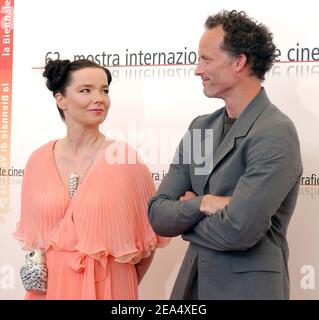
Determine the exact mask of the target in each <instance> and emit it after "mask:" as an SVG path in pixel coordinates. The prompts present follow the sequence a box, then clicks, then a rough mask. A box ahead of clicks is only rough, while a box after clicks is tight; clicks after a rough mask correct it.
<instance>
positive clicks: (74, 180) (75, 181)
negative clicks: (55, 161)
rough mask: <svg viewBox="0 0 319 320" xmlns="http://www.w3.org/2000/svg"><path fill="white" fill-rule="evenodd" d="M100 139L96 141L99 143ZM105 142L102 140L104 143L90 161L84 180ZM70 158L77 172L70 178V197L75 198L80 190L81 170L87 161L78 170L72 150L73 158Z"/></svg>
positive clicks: (72, 173)
mask: <svg viewBox="0 0 319 320" xmlns="http://www.w3.org/2000/svg"><path fill="white" fill-rule="evenodd" d="M99 139H100V137H99V138H97V140H96V141H98V140H99ZM103 142H104V140H103V139H102V142H101V143H100V144H99V145H98V147H97V148H96V150H95V153H94V156H93V157H92V160H91V161H90V163H89V165H88V166H87V168H86V170H85V172H84V174H83V175H82V180H83V178H84V177H85V175H86V174H87V172H88V170H89V168H90V167H91V165H92V163H93V161H94V159H95V158H96V155H97V154H98V152H99V150H100V148H101V147H102V145H103ZM70 158H71V162H72V165H73V167H74V171H75V172H71V174H70V177H69V194H70V197H71V198H73V197H74V195H75V193H76V190H77V189H78V186H79V181H80V175H79V174H80V170H81V168H82V166H83V163H84V160H85V159H83V160H82V162H81V164H80V166H79V168H77V166H76V164H75V161H74V159H73V150H71V157H70Z"/></svg>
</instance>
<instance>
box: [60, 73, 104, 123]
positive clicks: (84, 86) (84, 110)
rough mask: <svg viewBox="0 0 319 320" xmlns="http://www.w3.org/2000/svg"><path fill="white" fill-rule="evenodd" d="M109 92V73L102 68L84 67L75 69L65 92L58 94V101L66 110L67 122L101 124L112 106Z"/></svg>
mask: <svg viewBox="0 0 319 320" xmlns="http://www.w3.org/2000/svg"><path fill="white" fill-rule="evenodd" d="M108 92H109V86H108V81H107V75H106V73H105V72H104V71H103V70H102V69H99V68H84V69H80V70H77V71H74V72H73V73H72V76H71V83H70V84H69V85H68V86H67V87H66V90H65V94H64V95H62V94H61V93H57V94H56V101H57V104H58V106H59V107H60V108H61V109H62V110H63V111H64V115H65V121H66V124H67V125H71V124H74V123H77V124H83V125H85V126H96V125H99V124H101V123H102V122H103V121H104V120H105V118H106V115H107V112H108V110H109V107H110V97H109V95H108Z"/></svg>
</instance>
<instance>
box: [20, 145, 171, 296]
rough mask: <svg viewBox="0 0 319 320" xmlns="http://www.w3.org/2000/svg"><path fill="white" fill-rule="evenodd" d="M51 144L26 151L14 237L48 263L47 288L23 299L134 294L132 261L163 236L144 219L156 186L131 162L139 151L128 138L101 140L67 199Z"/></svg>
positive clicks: (159, 242) (161, 243)
mask: <svg viewBox="0 0 319 320" xmlns="http://www.w3.org/2000/svg"><path fill="white" fill-rule="evenodd" d="M55 142H56V140H55V141H51V142H49V143H47V144H45V145H44V146H42V147H41V148H39V149H38V150H36V151H34V152H33V153H32V155H31V157H30V159H29V160H28V163H27V166H26V168H25V174H24V178H23V184H22V197H21V217H20V221H19V223H18V227H17V230H16V232H15V233H14V236H15V237H16V238H17V239H18V240H20V241H22V242H23V244H24V248H25V249H33V248H41V249H43V250H44V251H45V255H46V264H47V268H48V289H47V293H46V294H45V295H41V294H36V293H33V292H27V294H26V299H61V300H62V299H63V300H64V299H76V300H78V299H90V300H91V299H107V300H108V299H119V300H121V299H130V300H131V299H138V283H137V275H136V269H135V263H136V262H138V261H139V260H141V259H143V258H146V257H149V256H150V254H151V252H152V251H153V250H155V249H156V248H157V247H163V246H165V245H166V244H167V243H168V241H169V239H168V238H163V237H159V236H157V235H156V234H155V233H154V231H153V230H152V227H151V225H150V224H149V221H148V217H147V203H148V200H149V199H150V198H151V197H152V196H153V194H154V192H155V189H154V184H153V181H152V179H151V176H150V172H149V170H148V168H147V167H146V165H145V164H143V163H142V162H141V161H140V160H138V161H135V163H133V164H131V162H132V161H133V162H134V157H135V159H138V157H137V155H136V153H135V151H134V150H133V149H132V148H131V147H129V146H128V145H127V144H125V143H121V142H113V143H111V144H105V146H103V148H102V150H100V152H99V153H98V154H97V156H96V158H95V159H94V161H93V163H92V165H91V167H90V168H89V170H88V172H87V174H86V176H85V177H84V179H83V180H82V182H81V183H80V185H79V187H78V189H77V191H76V194H75V196H74V197H73V198H70V196H69V194H68V190H67V189H66V187H65V186H64V184H63V182H62V180H61V178H60V176H59V172H58V170H57V167H56V164H55V160H54V155H53V148H54V144H55ZM123 152H124V154H125V155H124V157H123ZM114 159H117V160H116V161H114ZM112 161H113V162H112ZM114 162H115V163H114ZM116 162H120V163H116Z"/></svg>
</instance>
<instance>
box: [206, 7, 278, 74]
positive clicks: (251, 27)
mask: <svg viewBox="0 0 319 320" xmlns="http://www.w3.org/2000/svg"><path fill="white" fill-rule="evenodd" d="M218 26H222V27H223V30H224V32H225V35H224V42H223V45H222V49H223V50H225V51H226V52H228V53H229V54H230V55H232V56H234V57H236V56H238V55H240V54H244V55H245V56H246V57H247V61H248V64H249V66H250V70H251V73H252V74H253V75H255V76H257V77H258V78H259V79H261V80H264V79H265V74H266V72H267V71H269V70H270V68H271V67H272V65H273V63H274V61H275V57H276V55H275V50H276V47H275V45H274V43H273V35H272V33H270V32H269V30H268V28H267V27H266V26H265V25H263V24H261V23H257V22H256V21H254V20H253V19H251V18H250V17H248V16H247V14H246V13H245V12H244V11H240V12H237V11H236V10H233V11H226V10H223V11H221V12H219V13H217V14H215V15H213V16H209V17H208V18H207V20H206V22H205V27H206V28H207V29H212V28H214V27H218Z"/></svg>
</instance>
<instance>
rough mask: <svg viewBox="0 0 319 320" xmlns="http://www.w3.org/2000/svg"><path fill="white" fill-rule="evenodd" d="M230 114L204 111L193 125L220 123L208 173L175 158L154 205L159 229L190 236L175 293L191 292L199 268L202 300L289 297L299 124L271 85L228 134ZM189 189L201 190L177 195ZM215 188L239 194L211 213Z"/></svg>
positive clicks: (153, 216)
mask: <svg viewBox="0 0 319 320" xmlns="http://www.w3.org/2000/svg"><path fill="white" fill-rule="evenodd" d="M224 113H225V108H221V109H219V110H217V111H216V112H214V113H212V114H209V115H204V116H200V117H197V118H196V119H194V120H193V122H192V123H191V125H190V128H189V129H190V130H191V131H194V129H207V128H212V129H213V130H214V131H213V137H214V144H213V148H212V149H213V151H214V153H213V158H212V159H211V157H207V159H206V160H205V161H206V162H207V161H209V162H210V163H204V165H208V166H210V171H209V173H208V174H206V175H197V174H195V169H196V168H198V167H200V166H201V164H196V163H195V162H194V161H190V163H186V164H183V163H177V164H171V166H170V169H169V171H168V173H167V175H166V176H165V178H164V180H163V181H162V183H161V185H160V187H159V189H158V192H157V194H156V195H155V196H154V197H153V198H152V199H151V201H150V204H149V218H150V221H151V224H152V226H153V228H154V230H155V232H157V233H158V234H160V235H163V236H177V235H182V237H183V239H184V240H186V241H189V242H190V245H189V247H188V250H187V253H186V255H185V258H184V261H183V264H182V266H181V269H180V272H179V274H178V276H177V279H176V282H175V286H174V289H173V292H172V296H171V298H172V299H184V298H186V297H188V296H189V293H188V292H187V291H188V290H189V289H188V288H189V287H191V284H190V283H189V281H191V280H190V279H191V278H192V274H193V273H194V269H195V270H198V289H196V290H198V292H197V295H198V298H199V299H288V298H289V274H288V244H287V240H286V233H287V227H288V224H289V221H290V218H291V215H292V213H293V211H294V208H295V204H296V200H297V195H298V187H299V178H300V176H301V174H302V162H301V156H300V147H299V140H298V136H297V132H296V129H295V127H294V125H293V123H292V121H291V120H290V119H289V118H288V117H287V116H286V115H285V114H283V113H282V112H281V111H280V110H279V109H278V108H276V107H275V106H274V105H273V104H272V103H271V102H270V101H269V99H268V97H267V95H266V92H265V90H264V89H261V91H260V92H259V94H258V95H257V96H256V97H255V98H254V99H253V101H252V102H251V103H250V104H249V105H248V106H247V107H246V109H245V110H244V111H243V112H242V113H241V114H240V116H239V118H238V119H237V121H236V122H235V123H234V124H233V126H232V127H231V129H230V131H229V132H228V134H227V135H226V136H225V138H224V139H223V140H222V141H221V136H222V131H223V117H224ZM220 141H221V142H220ZM202 144H203V146H204V140H202ZM192 147H194V145H193V146H192ZM182 154H183V143H182V141H181V143H180V145H179V147H178V150H177V155H178V156H179V157H181V155H182ZM202 165H203V164H202ZM189 190H191V191H193V192H195V193H196V194H197V195H198V196H197V197H196V198H193V199H190V200H187V201H184V202H181V201H178V199H179V197H180V196H182V195H183V194H184V193H185V192H186V191H189ZM208 193H210V194H214V195H220V196H232V199H231V202H230V203H229V205H227V206H226V207H225V208H224V209H221V210H218V211H217V212H216V213H215V214H213V215H210V216H206V215H204V214H203V213H201V212H200V210H199V207H200V202H201V199H202V197H203V195H204V194H208Z"/></svg>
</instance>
